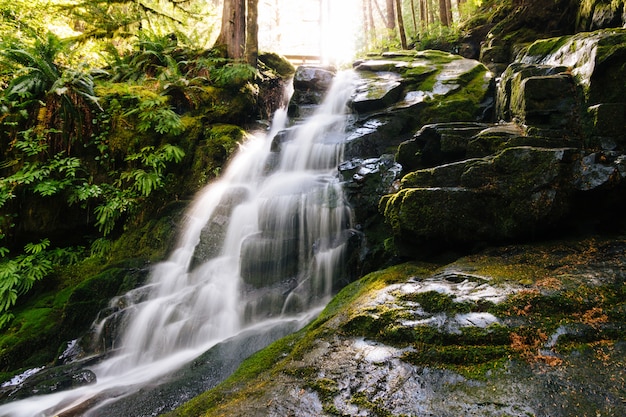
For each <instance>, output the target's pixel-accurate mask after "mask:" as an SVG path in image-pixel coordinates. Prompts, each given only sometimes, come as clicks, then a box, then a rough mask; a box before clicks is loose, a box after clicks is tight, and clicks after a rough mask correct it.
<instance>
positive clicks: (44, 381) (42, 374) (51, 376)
mask: <svg viewBox="0 0 626 417" xmlns="http://www.w3.org/2000/svg"><path fill="white" fill-rule="evenodd" d="M92 363H93V360H90V361H83V362H74V363H71V364H68V365H61V366H56V367H53V368H49V369H43V370H40V371H39V372H37V373H35V374H33V375H31V376H29V377H28V378H26V379H25V380H24V381H22V382H21V383H19V384H17V385H8V386H5V387H2V388H1V389H0V403H5V402H8V401H15V400H19V399H22V398H27V397H31V396H34V395H45V394H52V393H55V392H58V391H64V390H67V389H71V388H78V387H81V386H84V385H90V384H93V383H95V382H96V375H95V374H94V373H93V372H92V371H90V370H89V369H85V368H84V367H85V366H88V365H89V364H92Z"/></svg>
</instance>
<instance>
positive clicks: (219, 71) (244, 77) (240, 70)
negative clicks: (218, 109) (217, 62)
mask: <svg viewBox="0 0 626 417" xmlns="http://www.w3.org/2000/svg"><path fill="white" fill-rule="evenodd" d="M257 76H258V70H257V69H256V68H254V67H253V66H251V65H248V64H240V63H228V64H226V65H224V66H222V67H216V68H214V69H213V71H212V78H213V81H214V83H215V84H216V85H217V86H218V87H229V86H233V87H241V86H243V85H244V84H246V83H248V82H250V81H253V80H254V79H255V78H256V77H257Z"/></svg>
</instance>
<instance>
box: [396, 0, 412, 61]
mask: <svg viewBox="0 0 626 417" xmlns="http://www.w3.org/2000/svg"><path fill="white" fill-rule="evenodd" d="M396 16H397V17H398V32H399V33H400V44H401V45H402V49H409V47H408V44H407V42H406V32H405V31H404V18H403V17H402V0H396Z"/></svg>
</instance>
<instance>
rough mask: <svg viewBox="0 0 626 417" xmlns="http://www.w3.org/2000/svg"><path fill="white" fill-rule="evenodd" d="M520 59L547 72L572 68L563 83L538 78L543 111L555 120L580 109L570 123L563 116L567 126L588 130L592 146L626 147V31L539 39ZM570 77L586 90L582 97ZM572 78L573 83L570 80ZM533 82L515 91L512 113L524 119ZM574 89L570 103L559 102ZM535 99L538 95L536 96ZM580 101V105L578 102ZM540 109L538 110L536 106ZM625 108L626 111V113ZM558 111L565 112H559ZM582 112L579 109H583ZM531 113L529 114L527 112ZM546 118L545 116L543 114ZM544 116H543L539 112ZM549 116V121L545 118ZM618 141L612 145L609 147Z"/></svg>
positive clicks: (619, 30) (559, 79)
mask: <svg viewBox="0 0 626 417" xmlns="http://www.w3.org/2000/svg"><path fill="white" fill-rule="evenodd" d="M520 60H521V61H522V62H524V63H527V64H532V65H540V66H543V67H545V66H546V65H547V66H552V67H555V68H556V67H563V66H565V67H567V71H566V73H564V74H561V75H559V76H558V78H555V77H550V78H549V83H546V82H545V81H548V79H546V78H543V79H540V80H538V79H535V80H536V82H535V84H537V83H538V82H539V81H543V82H541V84H542V85H543V87H540V88H539V89H540V90H543V93H542V92H539V93H538V94H539V95H538V96H537V97H536V98H537V100H535V101H538V102H541V103H542V105H543V106H547V107H551V108H552V109H553V110H552V115H554V114H559V113H563V112H564V111H568V108H569V109H571V110H574V114H573V116H570V117H569V120H566V118H563V117H559V119H560V120H561V121H562V123H563V124H571V125H573V126H576V125H578V126H577V127H578V129H581V130H583V134H584V135H586V136H589V138H588V139H587V141H588V143H589V144H590V145H592V146H604V147H606V146H609V147H610V148H611V149H613V148H616V147H618V148H620V149H621V148H623V147H624V145H625V143H626V137H625V134H624V131H623V126H624V113H623V111H622V110H621V109H623V108H624V97H625V95H626V87H625V84H624V81H623V80H624V78H625V77H626V64H625V62H626V30H625V29H605V30H599V31H596V32H591V33H578V34H576V35H573V36H566V37H560V38H551V39H546V40H539V41H536V42H534V43H533V44H532V45H530V46H529V47H528V48H527V49H526V50H525V51H524V53H523V55H522V56H521V57H520ZM569 74H571V77H572V78H571V79H572V80H573V81H574V82H575V84H576V86H577V88H578V89H579V90H580V91H581V93H580V94H578V93H577V92H576V91H575V90H573V89H572V88H571V87H570V86H569V79H570V78H569ZM564 77H565V78H567V80H566V79H565V78H564ZM531 79H533V77H531V78H528V79H527V80H525V81H522V83H521V84H520V85H519V87H516V86H515V81H513V83H512V84H513V87H512V91H511V100H512V101H511V110H512V112H513V113H514V114H513V116H516V115H517V116H521V117H522V118H523V117H524V113H525V112H523V111H520V110H521V109H520V106H519V105H516V104H515V102H516V101H517V102H519V101H520V99H519V98H518V99H516V98H515V97H516V96H517V97H520V96H521V95H527V94H528V93H530V90H529V91H528V92H523V91H524V90H527V89H528V82H529V81H530V80H531ZM554 88H557V89H558V90H559V92H556V93H555V94H550V95H549V97H550V98H548V95H546V96H545V97H544V96H543V95H542V94H545V93H547V91H548V90H552V91H554ZM568 89H571V90H572V93H571V96H570V97H571V98H570V100H569V101H568V102H564V101H561V102H560V103H559V102H557V101H555V97H562V99H561V100H563V99H565V97H566V92H567V90H568ZM531 94H532V93H531ZM576 100H578V101H579V102H580V104H579V105H578V106H575V105H573V102H574V101H576ZM535 107H536V106H535ZM620 107H621V109H620ZM557 108H558V109H559V110H557ZM577 108H578V109H577ZM526 114H527V113H526ZM543 114H545V111H543ZM538 115H540V116H541V115H542V114H541V113H539V114H538ZM544 117H545V116H544ZM531 123H532V121H531ZM609 141H610V142H613V143H612V144H608V142H609Z"/></svg>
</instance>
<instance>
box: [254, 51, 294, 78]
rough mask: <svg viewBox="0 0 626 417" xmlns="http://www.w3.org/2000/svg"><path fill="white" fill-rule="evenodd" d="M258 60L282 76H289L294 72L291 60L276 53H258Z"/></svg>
mask: <svg viewBox="0 0 626 417" xmlns="http://www.w3.org/2000/svg"><path fill="white" fill-rule="evenodd" d="M259 62H260V63H262V64H263V65H265V66H266V67H267V68H269V69H270V70H272V71H274V72H275V73H276V74H278V75H279V76H281V77H283V78H286V77H290V76H292V75H293V74H294V73H295V72H296V68H295V67H294V66H293V65H292V64H291V62H289V61H287V59H285V58H284V57H282V56H280V55H278V54H276V53H272V52H266V53H262V54H259Z"/></svg>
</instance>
